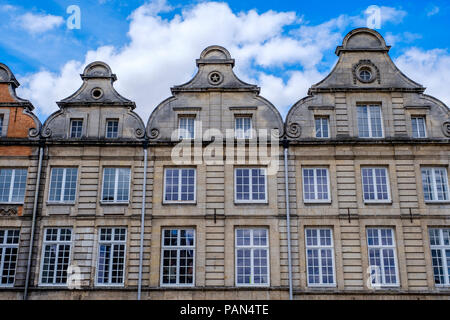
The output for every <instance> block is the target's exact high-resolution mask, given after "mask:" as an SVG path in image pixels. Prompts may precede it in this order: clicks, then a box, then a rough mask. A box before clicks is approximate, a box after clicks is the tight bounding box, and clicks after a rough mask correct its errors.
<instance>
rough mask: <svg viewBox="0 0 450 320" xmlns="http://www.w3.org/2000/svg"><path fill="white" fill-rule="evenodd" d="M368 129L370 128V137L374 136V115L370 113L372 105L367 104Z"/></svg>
mask: <svg viewBox="0 0 450 320" xmlns="http://www.w3.org/2000/svg"><path fill="white" fill-rule="evenodd" d="M367 129H368V130H369V137H370V138H373V134H372V116H371V114H370V106H367Z"/></svg>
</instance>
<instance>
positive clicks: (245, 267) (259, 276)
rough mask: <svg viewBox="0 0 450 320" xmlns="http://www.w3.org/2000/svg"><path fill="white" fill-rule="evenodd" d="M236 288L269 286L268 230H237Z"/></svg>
mask: <svg viewBox="0 0 450 320" xmlns="http://www.w3.org/2000/svg"><path fill="white" fill-rule="evenodd" d="M235 241H236V242H235V250H236V252H235V259H236V262H235V263H236V276H235V277H236V286H268V285H269V274H270V272H269V232H268V230H267V229H266V228H251V229H250V228H248V229H247V228H245V229H241V228H239V229H236V238H235Z"/></svg>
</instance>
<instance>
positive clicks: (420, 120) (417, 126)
mask: <svg viewBox="0 0 450 320" xmlns="http://www.w3.org/2000/svg"><path fill="white" fill-rule="evenodd" d="M411 127H412V134H413V137H414V138H426V137H427V128H426V125H425V117H412V118H411Z"/></svg>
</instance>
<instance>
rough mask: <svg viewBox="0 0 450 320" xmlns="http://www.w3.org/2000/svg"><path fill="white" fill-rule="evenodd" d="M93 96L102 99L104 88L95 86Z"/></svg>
mask: <svg viewBox="0 0 450 320" xmlns="http://www.w3.org/2000/svg"><path fill="white" fill-rule="evenodd" d="M91 96H92V98H94V99H100V98H101V97H102V96H103V90H102V89H100V88H94V89H92V91H91Z"/></svg>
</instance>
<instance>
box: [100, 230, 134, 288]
mask: <svg viewBox="0 0 450 320" xmlns="http://www.w3.org/2000/svg"><path fill="white" fill-rule="evenodd" d="M126 246H127V229H126V228H101V229H100V233H99V239H98V259H97V277H96V279H97V282H96V284H97V285H123V283H124V279H125V257H126Z"/></svg>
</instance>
